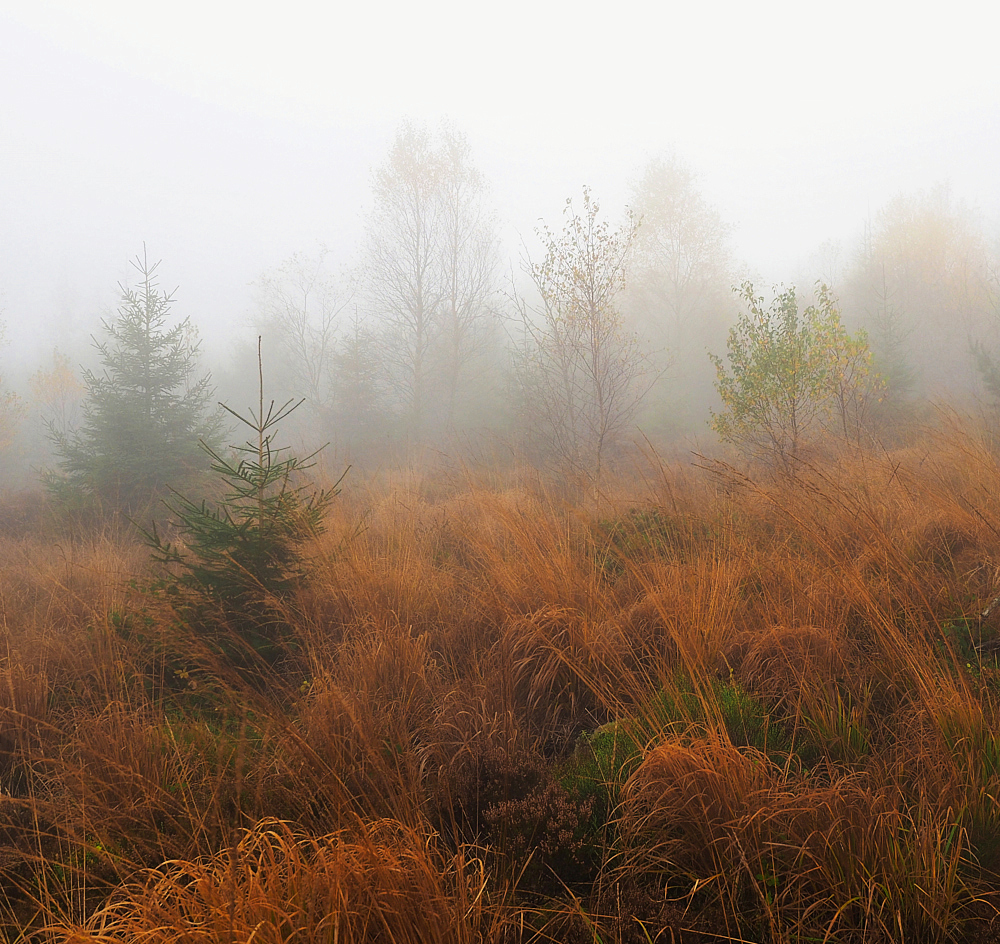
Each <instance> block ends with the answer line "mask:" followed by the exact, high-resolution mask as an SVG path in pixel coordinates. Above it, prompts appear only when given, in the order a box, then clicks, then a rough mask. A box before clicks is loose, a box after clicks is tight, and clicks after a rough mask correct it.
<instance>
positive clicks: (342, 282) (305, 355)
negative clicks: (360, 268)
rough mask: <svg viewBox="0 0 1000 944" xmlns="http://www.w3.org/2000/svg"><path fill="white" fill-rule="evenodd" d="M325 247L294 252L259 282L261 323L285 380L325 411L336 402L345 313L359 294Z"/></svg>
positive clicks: (286, 388)
mask: <svg viewBox="0 0 1000 944" xmlns="http://www.w3.org/2000/svg"><path fill="white" fill-rule="evenodd" d="M328 260H329V252H328V250H326V249H325V248H322V249H320V251H319V252H318V253H317V254H316V255H314V256H308V255H304V254H301V253H296V254H294V255H292V256H291V257H290V258H289V259H287V260H285V262H283V263H282V264H281V265H280V266H278V267H277V268H275V269H273V270H271V271H269V272H267V273H265V274H264V275H263V276H261V278H260V279H259V280H258V281H257V283H256V288H257V306H258V314H257V318H256V321H257V327H258V329H259V331H260V332H261V334H262V336H263V337H264V338H265V341H266V342H267V344H268V345H269V348H270V349H271V352H272V356H273V354H277V355H278V365H279V366H278V369H277V370H276V374H277V375H278V378H279V382H280V386H281V387H282V388H283V392H285V393H287V395H288V396H291V397H295V398H303V397H304V398H305V400H306V403H307V404H308V406H309V408H310V409H311V411H312V412H313V413H314V415H316V414H320V415H323V414H324V413H326V412H328V411H329V410H330V409H331V408H332V406H333V398H334V394H333V385H334V360H335V357H336V349H337V332H338V326H339V322H340V319H341V317H342V315H343V313H344V312H345V310H346V309H347V307H348V305H349V304H351V302H352V301H353V299H354V293H355V286H354V283H353V280H352V279H351V277H350V276H348V275H346V274H340V275H339V276H338V275H335V274H334V273H333V272H332V271H331V269H330V266H329V261H328Z"/></svg>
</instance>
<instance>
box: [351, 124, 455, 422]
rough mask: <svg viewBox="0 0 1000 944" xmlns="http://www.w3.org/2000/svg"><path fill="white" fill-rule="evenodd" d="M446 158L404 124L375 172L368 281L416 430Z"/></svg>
mask: <svg viewBox="0 0 1000 944" xmlns="http://www.w3.org/2000/svg"><path fill="white" fill-rule="evenodd" d="M441 176H442V162H441V159H440V156H439V155H438V154H437V153H435V150H434V148H433V142H432V140H431V136H430V134H429V133H428V132H427V131H425V130H423V129H421V128H417V127H415V126H413V125H411V124H405V125H403V127H402V128H401V130H400V131H399V133H398V135H397V136H396V140H395V142H394V143H393V145H392V148H391V149H390V151H389V156H388V158H387V159H386V161H385V163H384V164H383V165H382V166H381V167H380V168H378V170H377V171H376V172H375V180H374V195H375V208H374V210H373V212H372V215H371V219H370V221H369V226H368V242H367V266H366V273H365V275H366V284H367V288H368V293H369V300H370V303H371V304H372V306H373V308H374V310H375V313H376V315H377V317H378V318H379V319H380V321H381V323H382V324H383V325H384V328H385V341H384V347H383V354H384V359H385V363H386V367H387V368H388V369H389V374H390V378H391V380H390V383H391V385H392V386H393V387H394V389H395V390H396V393H397V395H398V397H399V399H400V400H401V403H402V406H403V409H404V412H405V413H406V416H407V419H408V421H409V422H410V424H411V429H412V430H413V432H414V434H415V435H416V436H418V437H419V436H421V435H422V433H423V431H424V426H425V423H426V414H427V410H428V406H429V400H430V387H431V381H432V379H433V374H432V372H431V348H432V345H433V344H434V341H435V340H436V337H437V333H438V310H439V307H440V304H441V295H442V290H441V280H440V278H439V273H438V269H439V250H440V245H441V232H440V225H439V217H440V213H441V208H440V200H439V196H438V195H439V190H440V181H441Z"/></svg>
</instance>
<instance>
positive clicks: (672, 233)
mask: <svg viewBox="0 0 1000 944" xmlns="http://www.w3.org/2000/svg"><path fill="white" fill-rule="evenodd" d="M535 237H536V238H535V240H534V241H533V242H531V241H527V242H525V243H524V245H523V248H522V251H521V256H520V259H519V260H517V261H516V262H515V263H514V264H510V263H509V262H507V261H505V259H504V257H503V252H502V246H503V239H502V237H501V223H500V220H499V218H498V216H497V214H496V212H495V211H494V210H493V209H492V205H491V201H490V188H489V186H488V182H487V181H486V179H485V177H484V176H483V174H482V172H481V171H480V170H479V169H478V168H477V166H476V164H475V162H474V160H473V157H472V153H471V149H470V147H469V144H468V141H467V140H466V139H465V137H464V136H463V135H462V134H460V133H459V132H458V131H456V130H455V129H453V128H451V127H448V126H445V127H443V128H442V129H440V130H439V131H438V132H436V133H435V132H432V131H430V130H428V129H426V128H423V127H420V126H417V125H414V124H410V123H407V124H404V125H402V126H401V128H400V129H399V131H398V133H397V135H396V137H395V139H394V141H393V143H392V145H391V147H390V149H389V151H388V153H387V155H386V158H385V160H384V161H383V162H382V163H381V164H380V165H379V166H378V167H377V168H376V169H375V170H374V172H373V177H372V205H371V208H370V211H369V213H368V217H367V224H366V232H365V238H364V240H363V242H362V244H361V245H360V246H359V247H358V256H357V258H356V259H355V260H353V263H352V264H351V265H346V264H342V265H340V266H339V267H338V266H337V265H336V260H333V259H332V258H331V256H330V253H329V252H327V251H326V250H325V249H322V248H321V249H320V250H319V251H318V252H315V253H312V254H307V253H299V254H296V255H293V256H292V257H290V258H289V259H287V260H285V261H284V262H283V263H280V264H278V265H277V266H275V267H274V268H272V269H270V270H269V271H267V272H265V273H263V274H262V275H261V276H260V278H259V279H258V280H257V282H256V283H255V298H254V314H253V322H254V324H253V327H254V329H255V332H254V336H256V334H257V333H259V334H260V335H262V336H263V338H264V346H263V349H264V359H265V364H266V369H267V374H268V387H269V391H270V393H271V394H273V395H274V396H275V398H276V399H278V400H279V402H280V401H283V399H284V398H294V399H299V398H303V399H304V400H305V401H306V406H305V407H304V408H303V409H302V410H300V411H298V412H297V414H296V418H297V420H298V428H297V431H296V432H295V434H296V435H297V436H299V437H300V438H302V439H303V440H306V441H308V445H309V446H310V448H312V447H313V446H316V445H321V444H322V443H323V442H330V443H331V444H332V449H333V451H334V452H335V454H336V456H337V457H338V461H340V460H341V459H342V460H344V461H348V460H354V459H358V458H362V459H363V458H365V457H369V456H374V457H379V458H381V457H385V456H388V455H393V454H395V455H398V454H399V453H400V452H401V451H402V450H412V449H423V448H425V447H432V448H437V449H446V450H449V451H451V450H454V449H459V448H465V447H468V446H475V445H477V444H480V443H481V441H482V438H483V436H484V435H486V434H488V435H489V436H490V437H492V438H493V439H494V440H497V441H500V442H503V443H504V444H506V445H508V446H511V447H514V448H515V449H517V450H519V451H520V453H521V454H522V455H524V456H525V457H526V458H528V459H530V460H532V461H534V462H537V463H539V464H544V465H548V466H551V467H554V468H557V469H559V470H562V471H571V472H573V473H574V474H580V475H583V476H585V477H590V478H597V477H600V476H601V474H602V472H603V471H604V470H606V469H607V468H608V467H609V465H613V464H614V462H615V461H616V459H617V457H618V456H619V455H620V454H621V450H622V447H623V446H624V445H625V444H627V443H628V442H630V441H632V440H634V439H635V438H636V436H637V435H638V434H639V432H640V430H641V432H642V434H643V435H645V436H647V437H648V438H651V439H652V440H653V441H658V442H662V441H665V440H667V439H669V438H671V437H677V436H679V435H691V434H697V433H699V431H704V430H706V428H707V425H706V423H707V422H710V425H711V427H712V428H713V429H714V431H715V432H716V434H718V436H719V437H720V438H721V439H722V440H723V441H724V442H729V443H731V444H733V445H734V446H737V447H738V448H739V449H740V450H741V451H742V452H743V453H744V454H745V455H746V456H747V457H749V458H754V459H760V458H767V460H768V461H770V462H773V463H774V464H775V465H776V466H777V467H780V468H784V469H786V470H787V469H790V468H792V467H794V465H795V464H796V463H797V462H799V461H801V458H802V456H803V454H804V450H805V452H808V449H809V448H811V447H812V446H813V445H814V444H815V442H816V441H818V440H819V439H822V438H825V439H827V440H829V439H830V437H831V436H835V437H837V438H839V439H841V440H843V441H850V442H855V443H857V442H862V441H864V440H865V439H866V437H867V438H869V439H871V438H872V437H876V436H878V437H882V438H884V439H885V438H890V439H891V438H892V437H893V436H895V435H897V433H898V431H899V430H902V429H905V426H906V424H907V423H908V422H912V421H913V420H914V419H916V418H919V415H920V412H921V409H922V406H921V404H922V403H924V402H926V400H927V398H928V397H930V396H934V395H938V394H943V393H951V394H955V393H958V394H961V395H969V394H973V395H978V396H979V397H980V400H981V402H983V403H987V404H989V403H992V404H993V407H991V409H993V412H994V413H995V412H996V409H995V406H996V405H998V404H1000V275H998V273H1000V251H998V246H997V244H996V243H991V242H990V240H989V239H988V238H987V235H986V233H985V230H984V227H983V225H982V223H981V221H980V220H979V219H978V218H977V217H976V216H975V215H974V214H973V213H972V212H971V211H969V210H968V209H967V208H965V207H963V206H962V205H956V204H955V203H954V201H952V200H951V198H950V196H949V194H948V192H947V190H944V189H937V190H933V191H930V192H927V193H921V194H916V195H912V196H901V197H898V198H896V199H895V200H893V201H891V202H890V203H889V204H887V205H886V206H885V207H884V208H883V209H882V210H881V211H880V212H879V213H877V214H876V215H875V216H874V217H873V218H872V219H871V220H869V221H867V223H866V224H865V226H864V230H863V233H862V237H861V238H860V240H859V242H858V244H857V246H856V247H855V249H854V250H853V252H850V253H847V254H846V255H844V254H842V253H841V251H840V250H839V248H837V247H829V246H828V247H827V248H826V250H825V258H824V260H823V267H824V270H825V271H824V273H823V278H822V279H821V280H818V281H816V283H815V284H816V289H815V290H814V291H811V292H810V291H807V292H805V293H797V292H796V290H795V289H794V288H793V287H786V286H778V287H776V288H774V289H773V291H772V292H771V293H762V292H761V291H760V290H759V288H757V287H755V285H754V283H753V282H752V281H751V280H750V279H748V278H746V276H745V274H744V275H742V276H741V275H740V269H739V266H738V264H737V263H736V261H735V260H734V258H733V254H732V251H731V248H730V244H729V238H730V228H729V226H728V225H727V224H726V223H725V221H724V220H723V218H722V216H721V215H720V214H719V212H718V211H717V210H716V209H714V208H713V207H712V206H710V205H709V204H708V203H707V202H706V200H705V199H704V197H703V196H702V195H701V193H700V192H699V191H698V189H697V186H696V180H695V178H694V175H693V174H692V173H691V171H690V170H689V169H688V168H687V167H685V166H684V165H683V163H682V162H680V161H679V160H677V159H676V158H674V157H660V158H657V159H654V160H653V161H651V162H650V163H649V164H648V165H647V167H646V168H645V169H644V170H643V172H642V173H641V174H640V175H639V176H638V177H637V178H636V180H635V182H634V184H633V186H632V192H631V196H630V201H629V209H628V211H627V212H626V213H625V214H624V215H623V216H622V217H621V218H620V219H618V220H614V219H611V218H610V217H609V216H608V214H607V213H605V212H603V211H602V208H601V205H600V201H599V199H598V197H597V195H596V194H594V193H593V192H592V191H591V190H589V189H588V188H586V187H584V188H583V190H582V192H581V194H579V195H576V196H573V197H571V198H568V199H567V200H566V201H565V204H564V213H563V220H562V225H561V227H559V226H554V225H552V224H551V223H548V224H547V223H541V224H540V225H539V227H538V229H537V230H536V232H535ZM842 255H844V258H843V260H842V259H841V256H842ZM157 265H158V263H151V262H150V261H149V260H148V259H147V258H146V257H145V255H143V256H141V257H139V258H137V260H136V262H135V266H136V277H135V279H134V280H133V282H134V284H123V285H122V286H121V303H120V306H119V308H118V310H117V312H116V313H115V315H114V316H112V317H109V318H106V319H105V320H104V321H103V323H102V325H101V330H100V332H99V337H96V338H95V341H94V346H95V353H96V355H97V357H98V359H99V362H100V367H99V368H98V369H91V370H83V371H82V373H81V372H78V371H77V369H76V366H75V364H73V363H72V362H71V361H70V360H69V359H68V358H67V357H66V356H65V355H64V354H60V353H59V352H58V351H56V352H55V353H54V355H53V360H52V363H51V365H50V366H49V367H47V368H44V369H41V370H39V371H38V372H37V373H36V374H35V375H34V377H33V378H32V380H31V383H30V384H29V388H30V389H29V390H28V391H26V394H25V395H17V394H15V393H14V392H13V391H12V390H11V389H9V388H8V387H6V386H4V385H3V382H2V380H0V455H2V456H3V457H4V461H5V462H6V463H7V465H8V466H12V465H13V463H14V461H15V454H16V452H17V451H18V449H19V445H18V437H19V431H21V432H23V430H24V429H25V428H26V427H27V425H28V424H29V423H30V422H34V420H33V419H26V418H32V417H35V416H38V415H42V416H44V418H45V423H46V428H47V434H48V437H49V440H50V442H51V443H52V447H53V450H54V463H53V462H52V461H51V459H50V461H49V463H48V464H49V466H50V467H54V468H55V471H54V472H53V473H51V474H50V476H49V483H50V485H51V486H52V487H53V488H54V489H56V490H62V492H64V493H65V494H66V495H72V494H77V495H80V494H87V495H91V496H97V497H99V498H100V500H102V501H105V502H107V503H109V504H110V505H111V506H114V507H121V508H125V509H134V508H137V507H139V506H140V505H141V504H142V503H143V502H145V501H147V500H148V499H149V498H150V496H158V495H161V494H163V493H164V492H165V491H166V490H167V489H168V488H169V487H171V486H175V485H177V484H178V483H183V482H184V481H185V480H190V479H192V477H197V476H198V475H199V474H201V473H202V472H204V468H205V465H206V461H207V460H206V454H205V452H204V450H203V449H201V448H200V446H199V443H201V442H204V443H205V444H207V445H208V446H210V447H211V448H213V449H215V448H218V447H220V444H221V442H222V438H223V436H222V434H223V432H224V428H223V425H221V422H220V420H219V418H218V414H217V410H216V403H215V401H216V395H215V393H214V390H213V383H212V381H211V379H210V377H209V375H208V372H207V371H206V370H204V369H203V368H202V367H201V366H200V353H199V347H198V344H197V331H196V329H195V327H194V325H193V324H192V323H191V322H190V321H189V320H184V321H181V322H179V323H174V322H173V321H172V320H171V305H172V302H173V298H174V296H173V294H172V293H167V292H165V291H163V290H162V289H161V288H160V286H159V284H158V282H157V275H158V270H157ZM759 281H760V280H759V279H758V280H756V282H757V283H758V284H759ZM734 285H737V287H736V288H735V289H734ZM734 293H735V294H734ZM248 334H249V332H248ZM234 379H235V382H234ZM257 380H258V377H257V366H256V363H255V351H254V349H253V347H252V346H251V345H250V344H247V345H246V356H245V358H244V359H243V360H242V362H238V364H237V367H236V369H235V371H234V372H233V375H232V377H230V379H229V380H228V382H227V384H226V385H227V388H228V397H227V398H229V399H234V400H235V402H237V403H240V402H243V400H246V401H247V402H253V397H254V396H255V388H256V386H257ZM22 452H25V454H27V455H32V456H33V458H32V461H35V462H37V464H38V465H42V464H44V460H45V456H44V454H41V453H39V452H38V451H36V452H35V453H34V454H31V453H30V452H28V451H25V450H23V449H22Z"/></svg>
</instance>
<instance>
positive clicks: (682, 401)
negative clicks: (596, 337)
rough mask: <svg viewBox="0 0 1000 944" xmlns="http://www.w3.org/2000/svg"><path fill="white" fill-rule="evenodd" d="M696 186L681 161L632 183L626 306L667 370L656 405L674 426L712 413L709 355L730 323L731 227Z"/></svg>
mask: <svg viewBox="0 0 1000 944" xmlns="http://www.w3.org/2000/svg"><path fill="white" fill-rule="evenodd" d="M696 183H697V182H696V178H695V175H694V174H693V173H692V172H691V170H690V169H689V168H687V167H686V166H685V165H684V164H683V163H682V162H681V161H680V160H678V159H677V158H676V157H673V156H671V157H658V158H655V159H653V160H652V161H650V162H649V163H648V164H647V165H646V167H645V168H644V170H643V172H642V175H641V176H640V177H639V179H638V180H637V181H635V183H634V184H633V186H632V194H631V200H630V206H631V208H632V211H633V213H634V214H635V216H636V218H637V219H638V220H639V221H640V225H639V228H638V231H637V233H636V237H635V247H634V255H633V261H632V265H631V271H630V276H629V286H628V291H627V296H626V298H625V304H624V307H625V308H626V310H627V312H628V313H629V315H630V318H631V320H633V322H634V324H635V325H636V327H637V329H638V330H639V331H640V333H641V334H642V335H643V336H645V337H647V338H648V339H649V341H650V344H651V347H652V349H653V350H654V352H656V354H655V356H656V358H657V361H658V363H659V366H660V367H661V368H662V367H665V366H666V365H667V364H668V363H669V365H670V370H669V371H666V372H665V373H664V374H663V379H662V380H661V382H660V384H659V385H658V390H657V395H656V397H655V400H656V401H657V402H658V403H661V404H662V405H663V407H665V408H666V409H667V410H668V411H669V414H670V416H671V417H673V418H674V423H675V424H676V418H677V417H678V416H680V415H682V414H686V415H685V416H684V421H683V422H690V421H691V419H692V418H693V417H692V416H691V415H690V414H691V413H692V412H694V411H698V410H701V411H704V410H705V409H706V408H707V404H708V402H709V401H710V399H711V393H712V373H711V370H709V369H708V368H707V365H706V362H705V359H704V352H705V350H706V349H708V348H710V347H717V346H719V345H721V344H722V343H723V342H724V339H725V334H726V328H727V326H728V324H729V321H730V318H729V312H730V286H731V285H732V278H733V277H732V271H733V262H732V256H731V252H730V248H729V237H730V232H731V227H730V226H728V225H727V224H726V223H725V222H724V221H723V219H722V217H721V216H720V215H719V213H718V212H717V211H716V210H715V209H714V208H713V207H712V206H710V205H709V204H708V202H707V201H706V200H705V198H704V197H703V196H702V194H701V193H700V192H699V190H698V188H697V185H696ZM651 399H654V398H651ZM647 411H648V407H647Z"/></svg>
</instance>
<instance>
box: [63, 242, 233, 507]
mask: <svg viewBox="0 0 1000 944" xmlns="http://www.w3.org/2000/svg"><path fill="white" fill-rule="evenodd" d="M132 265H133V266H134V267H135V268H136V270H137V271H138V273H139V279H138V280H137V284H136V286H135V287H131V286H128V285H124V284H122V285H121V286H120V288H121V293H122V294H121V304H120V305H119V307H118V313H117V317H116V318H115V319H114V320H111V321H103V322H102V326H103V328H104V332H105V334H106V335H107V338H106V339H105V340H104V341H98V340H97V339H96V338H95V339H94V347H95V349H96V350H97V352H98V354H99V355H100V359H101V364H102V366H103V369H102V371H101V372H100V373H96V372H94V371H91V370H86V369H84V371H83V379H84V383H85V384H86V386H87V396H86V399H85V401H84V406H83V422H82V423H81V425H80V428H79V429H77V430H75V431H73V432H72V433H70V434H69V435H68V436H62V435H59V434H57V433H55V432H54V431H51V430H50V432H51V433H52V438H53V440H54V442H55V444H56V448H57V451H58V453H59V456H60V468H61V470H62V473H63V479H62V481H61V482H60V483H59V487H60V488H68V489H70V490H71V491H72V492H77V493H83V494H85V495H87V496H90V497H93V498H95V499H97V500H99V501H100V502H101V504H103V505H111V506H113V507H115V508H119V509H122V510H124V511H126V512H127V513H129V514H137V513H139V512H140V511H142V510H144V508H145V507H148V505H149V503H150V502H151V501H155V500H156V499H157V498H158V497H160V496H162V495H163V494H164V493H165V492H166V490H167V488H168V486H171V487H175V488H177V487H183V486H184V485H185V483H187V482H189V481H190V479H191V477H192V476H193V475H195V474H197V473H199V472H203V471H205V469H206V468H207V466H208V460H207V457H206V454H205V453H204V451H202V450H201V449H200V448H199V446H198V444H199V441H200V440H203V439H204V440H208V441H209V442H212V441H214V440H215V439H216V438H217V436H218V434H219V429H220V420H219V418H218V414H217V413H216V414H215V415H214V416H213V415H212V413H211V412H210V408H211V405H212V398H213V394H214V388H213V387H212V386H211V377H210V375H208V374H205V375H204V376H202V377H201V378H200V379H196V378H195V376H194V375H195V370H196V367H197V355H198V345H197V344H192V343H191V340H190V338H191V330H190V327H191V326H190V320H189V319H185V320H184V321H182V322H180V323H179V324H176V325H174V326H173V327H168V326H167V321H168V318H169V314H170V306H171V304H172V303H173V300H174V296H173V293H170V294H167V293H164V292H161V291H160V289H159V287H158V285H157V279H156V270H157V267H158V266H159V262H157V263H154V264H152V265H150V264H149V262H148V261H147V258H146V254H145V248H144V249H143V255H142V257H139V256H136V258H135V259H134V260H133V262H132Z"/></svg>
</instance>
